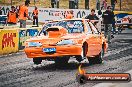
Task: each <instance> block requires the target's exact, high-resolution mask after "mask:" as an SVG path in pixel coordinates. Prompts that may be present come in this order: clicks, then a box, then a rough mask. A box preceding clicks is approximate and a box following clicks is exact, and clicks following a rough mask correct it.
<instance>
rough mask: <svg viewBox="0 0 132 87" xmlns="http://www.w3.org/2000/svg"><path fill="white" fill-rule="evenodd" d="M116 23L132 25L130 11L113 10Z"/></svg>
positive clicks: (131, 13)
mask: <svg viewBox="0 0 132 87" xmlns="http://www.w3.org/2000/svg"><path fill="white" fill-rule="evenodd" d="M114 14H115V20H116V23H117V24H119V25H124V24H126V25H132V12H127V11H114Z"/></svg>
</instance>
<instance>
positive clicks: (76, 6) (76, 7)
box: [74, 0, 79, 9]
mask: <svg viewBox="0 0 132 87" xmlns="http://www.w3.org/2000/svg"><path fill="white" fill-rule="evenodd" d="M78 2H79V1H78V0H75V1H74V3H75V9H78Z"/></svg>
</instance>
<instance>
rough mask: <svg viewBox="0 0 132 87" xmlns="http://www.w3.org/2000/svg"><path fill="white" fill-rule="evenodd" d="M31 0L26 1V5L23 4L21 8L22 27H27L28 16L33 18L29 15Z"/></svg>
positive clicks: (20, 19) (20, 20)
mask: <svg viewBox="0 0 132 87" xmlns="http://www.w3.org/2000/svg"><path fill="white" fill-rule="evenodd" d="M29 4H30V2H29V1H25V5H21V6H20V9H19V22H20V28H26V20H27V18H28V19H30V20H32V21H33V19H31V18H30V17H29V16H28V6H29Z"/></svg>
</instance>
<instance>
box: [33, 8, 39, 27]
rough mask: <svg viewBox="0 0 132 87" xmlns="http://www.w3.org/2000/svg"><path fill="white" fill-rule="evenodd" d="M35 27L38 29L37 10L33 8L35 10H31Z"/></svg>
mask: <svg viewBox="0 0 132 87" xmlns="http://www.w3.org/2000/svg"><path fill="white" fill-rule="evenodd" d="M35 24H36V25H37V27H38V8H37V7H36V6H35V9H34V10H33V25H35Z"/></svg>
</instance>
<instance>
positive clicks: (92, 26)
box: [89, 22, 99, 34]
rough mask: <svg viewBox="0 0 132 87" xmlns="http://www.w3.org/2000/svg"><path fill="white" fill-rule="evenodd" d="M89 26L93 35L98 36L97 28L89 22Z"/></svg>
mask: <svg viewBox="0 0 132 87" xmlns="http://www.w3.org/2000/svg"><path fill="white" fill-rule="evenodd" d="M89 24H90V26H91V28H92V30H93V33H94V34H98V33H99V32H98V30H97V28H96V27H95V26H94V25H93V24H92V23H91V22H89Z"/></svg>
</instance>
